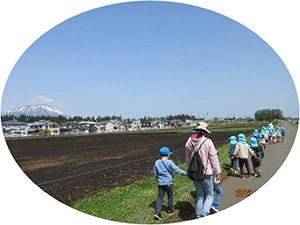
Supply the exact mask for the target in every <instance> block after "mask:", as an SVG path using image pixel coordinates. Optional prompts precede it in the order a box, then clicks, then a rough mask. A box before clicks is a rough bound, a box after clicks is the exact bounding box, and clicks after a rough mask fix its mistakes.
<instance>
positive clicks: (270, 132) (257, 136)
mask: <svg viewBox="0 0 300 225" xmlns="http://www.w3.org/2000/svg"><path fill="white" fill-rule="evenodd" d="M229 141H230V150H229V154H230V158H231V165H230V172H232V173H234V174H237V173H238V170H239V169H240V172H241V178H242V179H244V178H245V173H244V168H243V167H244V165H245V166H246V169H247V174H248V177H249V178H250V177H251V173H250V168H249V163H248V156H249V154H250V155H251V161H252V165H253V169H254V176H255V177H261V170H260V166H261V162H262V158H263V157H264V152H263V150H265V148H266V145H267V144H268V143H269V142H272V143H274V144H275V143H277V142H280V141H282V142H285V128H284V127H281V128H280V127H277V130H276V129H275V128H274V127H273V124H272V123H269V125H268V127H267V128H266V127H264V126H263V127H262V129H261V132H260V133H259V132H258V130H254V132H253V135H252V137H251V138H250V143H249V144H247V143H246V139H245V135H243V134H239V135H238V142H237V138H236V137H235V136H231V137H230V138H229Z"/></svg>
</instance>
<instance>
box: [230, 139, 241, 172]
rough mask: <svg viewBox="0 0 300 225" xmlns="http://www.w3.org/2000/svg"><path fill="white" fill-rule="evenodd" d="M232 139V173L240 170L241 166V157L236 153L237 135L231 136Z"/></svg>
mask: <svg viewBox="0 0 300 225" xmlns="http://www.w3.org/2000/svg"><path fill="white" fill-rule="evenodd" d="M229 141H230V150H229V154H230V156H229V157H230V159H231V163H230V172H231V173H235V174H236V173H237V171H238V167H239V159H238V158H237V155H234V154H233V153H234V150H235V147H236V144H237V141H236V137H235V136H231V137H230V138H229Z"/></svg>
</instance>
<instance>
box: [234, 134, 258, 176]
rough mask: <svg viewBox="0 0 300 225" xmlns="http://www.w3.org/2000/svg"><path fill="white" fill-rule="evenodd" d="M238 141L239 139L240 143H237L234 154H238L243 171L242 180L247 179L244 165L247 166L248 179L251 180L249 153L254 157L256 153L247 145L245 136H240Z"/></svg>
mask: <svg viewBox="0 0 300 225" xmlns="http://www.w3.org/2000/svg"><path fill="white" fill-rule="evenodd" d="M238 139H239V142H238V143H237V145H236V147H235V151H234V153H233V154H234V155H236V154H238V158H239V165H240V170H241V178H242V179H245V176H244V175H245V174H244V165H245V166H246V169H247V174H248V178H250V177H251V174H250V167H249V163H248V157H249V153H250V154H251V155H254V154H255V153H254V152H253V150H252V149H251V148H250V147H249V145H248V144H247V143H246V137H245V135H244V134H239V135H238Z"/></svg>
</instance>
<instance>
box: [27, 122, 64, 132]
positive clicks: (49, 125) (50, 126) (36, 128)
mask: <svg viewBox="0 0 300 225" xmlns="http://www.w3.org/2000/svg"><path fill="white" fill-rule="evenodd" d="M28 126H29V133H39V134H45V135H59V134H60V130H59V129H60V126H59V124H58V123H55V122H51V121H49V120H40V121H38V122H34V123H29V124H28Z"/></svg>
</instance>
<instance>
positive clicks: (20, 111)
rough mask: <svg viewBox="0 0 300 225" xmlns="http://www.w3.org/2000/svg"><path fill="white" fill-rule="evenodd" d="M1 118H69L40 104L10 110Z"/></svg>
mask: <svg viewBox="0 0 300 225" xmlns="http://www.w3.org/2000/svg"><path fill="white" fill-rule="evenodd" d="M2 115H3V116H12V115H14V116H16V117H18V116H20V115H25V116H53V117H56V116H64V117H69V116H68V115H66V114H64V113H63V112H61V111H59V110H57V109H53V108H52V107H51V106H49V105H45V104H40V105H26V106H22V107H19V108H15V109H10V110H8V111H7V112H4V113H2Z"/></svg>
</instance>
